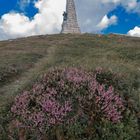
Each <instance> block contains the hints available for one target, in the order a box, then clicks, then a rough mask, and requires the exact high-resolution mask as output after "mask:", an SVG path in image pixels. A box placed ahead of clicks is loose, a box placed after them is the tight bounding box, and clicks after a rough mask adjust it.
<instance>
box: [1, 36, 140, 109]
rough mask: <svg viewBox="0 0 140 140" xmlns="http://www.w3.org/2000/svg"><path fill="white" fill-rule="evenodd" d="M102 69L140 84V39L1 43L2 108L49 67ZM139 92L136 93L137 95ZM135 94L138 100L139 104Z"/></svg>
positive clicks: (49, 38) (39, 39) (85, 38)
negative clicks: (122, 75) (119, 74)
mask: <svg viewBox="0 0 140 140" xmlns="http://www.w3.org/2000/svg"><path fill="white" fill-rule="evenodd" d="M55 66H57V67H60V66H63V67H65V66H76V67H77V66H80V67H84V68H86V69H95V68H96V67H103V68H105V69H110V70H112V71H113V72H119V73H121V74H124V75H126V77H127V79H128V81H129V82H130V83H131V82H132V83H135V84H139V81H140V38H131V37H125V36H119V35H104V36H100V35H90V34H83V35H70V34H69V35H48V36H36V37H28V38H21V39H17V40H9V41H2V42H0V96H1V98H0V107H4V106H5V104H6V103H7V102H10V101H11V100H12V98H13V97H14V96H15V95H16V94H17V93H19V92H20V91H21V90H23V88H29V87H30V85H32V83H33V82H34V81H35V80H36V79H37V77H38V76H39V75H40V74H41V73H44V72H45V71H46V70H48V68H50V67H55ZM138 92H139V91H138V90H137V93H138ZM138 96H139V97H140V95H139V94H136V95H135V97H136V98H137V99H138V101H139V102H140V100H139V98H138Z"/></svg>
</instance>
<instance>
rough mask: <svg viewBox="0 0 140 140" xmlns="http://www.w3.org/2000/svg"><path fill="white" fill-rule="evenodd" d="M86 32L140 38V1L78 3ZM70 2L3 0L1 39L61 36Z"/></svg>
mask: <svg viewBox="0 0 140 140" xmlns="http://www.w3.org/2000/svg"><path fill="white" fill-rule="evenodd" d="M75 5H76V12H77V19H78V23H79V26H80V28H81V31H82V33H99V34H108V33H119V34H126V35H130V36H137V37H140V0H75ZM65 9H66V0H0V40H6V39H13V38H18V37H27V36H32V35H44V34H56V33H60V31H61V25H62V21H63V16H62V14H63V11H65Z"/></svg>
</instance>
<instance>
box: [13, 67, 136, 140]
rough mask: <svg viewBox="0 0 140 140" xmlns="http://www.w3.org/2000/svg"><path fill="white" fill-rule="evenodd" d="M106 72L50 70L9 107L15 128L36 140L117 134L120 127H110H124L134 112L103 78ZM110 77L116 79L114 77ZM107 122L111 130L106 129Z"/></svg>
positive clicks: (106, 136) (117, 91) (75, 69)
mask: <svg viewBox="0 0 140 140" xmlns="http://www.w3.org/2000/svg"><path fill="white" fill-rule="evenodd" d="M105 73H106V72H105V71H103V70H102V68H97V69H96V71H87V70H84V69H81V68H73V67H71V68H63V69H62V68H61V69H58V68H56V69H51V70H50V71H49V72H48V73H46V74H44V75H42V76H41V78H40V79H39V80H38V82H36V83H35V84H34V85H33V86H32V88H31V89H30V90H28V91H23V92H22V93H21V94H19V95H18V96H16V97H15V101H14V103H13V105H12V107H11V113H12V117H13V118H15V119H13V120H12V121H14V122H16V124H17V125H16V126H15V128H16V129H22V130H24V131H25V132H26V131H27V132H29V134H28V135H32V134H34V135H36V139H41V138H43V137H45V138H46V139H47V138H48V139H54V137H55V139H58V140H59V139H95V138H96V139H101V138H104V137H105V138H109V136H108V135H109V132H110V133H111V132H112V131H116V132H115V133H116V135H117V133H119V131H120V130H119V129H117V128H115V129H114V128H113V127H119V126H122V125H124V126H122V129H124V130H125V129H126V128H125V127H126V126H125V121H126V120H125V119H126V118H127V117H128V118H127V119H128V120H129V119H130V117H134V116H133V115H134V114H130V113H129V112H131V110H130V109H129V108H128V107H127V100H126V99H125V97H124V96H123V95H122V94H120V93H119V90H118V89H117V88H115V87H114V86H113V82H112V81H110V80H109V79H108V78H110V77H108V78H107V77H106V78H104V77H102V75H104V74H105ZM110 75H111V73H110ZM112 77H114V82H115V79H116V78H117V77H115V75H113V74H112ZM102 78H103V79H102ZM102 80H103V81H102ZM111 80H112V79H111ZM127 113H128V114H127ZM131 113H132V112H131ZM135 119H136V118H135ZM136 120H137V119H136ZM129 121H130V120H129ZM109 124H110V125H111V126H112V129H114V130H111V129H110V130H106V129H109V128H106V125H109ZM135 127H138V126H137V125H136V126H135ZM134 129H135V128H134ZM88 131H89V132H88ZM108 131H109V132H108ZM125 131H127V130H125ZM27 132H26V133H27ZM71 132H73V134H70V133H71ZM26 133H24V135H25V134H26ZM77 133H78V134H77ZM135 134H137V131H136V132H135ZM11 135H13V137H14V134H11ZM130 137H132V136H130ZM134 137H135V136H133V137H132V138H134ZM112 138H113V136H112ZM114 138H115V136H114ZM122 138H124V137H122Z"/></svg>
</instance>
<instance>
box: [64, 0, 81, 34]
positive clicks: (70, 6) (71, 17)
mask: <svg viewBox="0 0 140 140" xmlns="http://www.w3.org/2000/svg"><path fill="white" fill-rule="evenodd" d="M63 17H64V18H63V24H62V30H61V33H65V34H67V33H75V34H80V33H81V31H80V28H79V26H78V22H77V16H76V10H75V4H74V0H67V5H66V12H64V14H63Z"/></svg>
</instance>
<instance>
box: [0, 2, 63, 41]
mask: <svg viewBox="0 0 140 140" xmlns="http://www.w3.org/2000/svg"><path fill="white" fill-rule="evenodd" d="M35 7H36V8H37V9H38V10H39V12H38V13H37V14H36V15H35V16H34V17H33V19H32V20H30V19H29V18H28V17H27V16H25V15H24V14H21V13H14V12H10V13H8V14H5V15H3V16H2V18H1V19H0V31H1V32H0V39H1V40H3V39H7V38H16V37H23V36H29V35H40V34H50V33H58V32H59V31H60V29H61V23H62V13H63V11H64V9H65V0H60V1H57V0H47V1H46V0H39V1H37V2H35Z"/></svg>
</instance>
